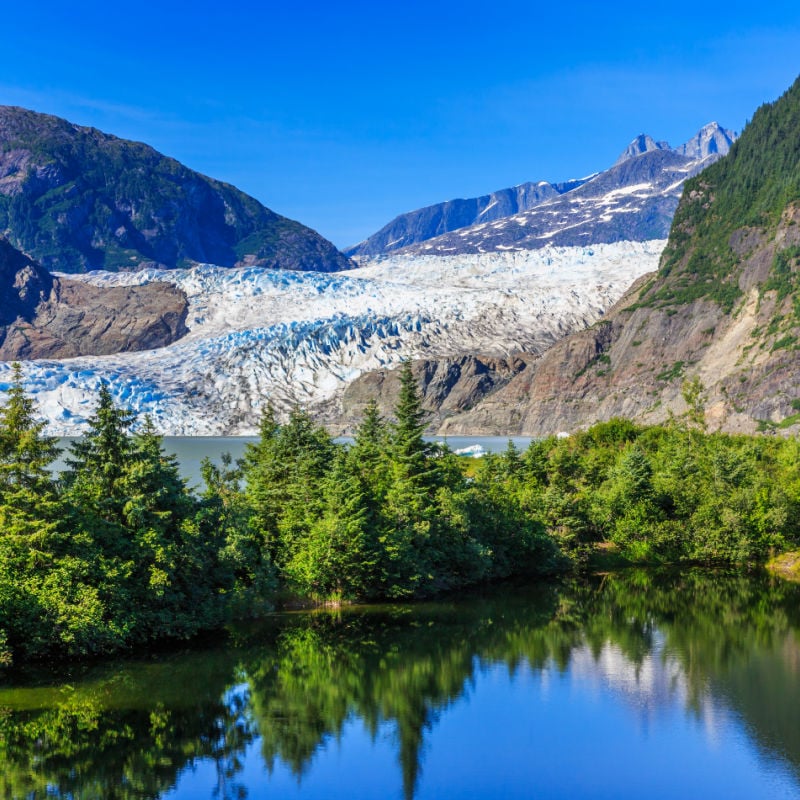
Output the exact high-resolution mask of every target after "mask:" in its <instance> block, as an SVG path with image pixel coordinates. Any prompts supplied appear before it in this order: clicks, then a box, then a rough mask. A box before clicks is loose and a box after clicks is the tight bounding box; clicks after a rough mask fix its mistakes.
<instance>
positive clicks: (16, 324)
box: [0, 237, 188, 361]
mask: <svg viewBox="0 0 800 800" xmlns="http://www.w3.org/2000/svg"><path fill="white" fill-rule="evenodd" d="M187 308H188V306H187V301H186V295H185V294H183V292H181V291H180V290H179V289H178V288H176V287H175V286H174V285H173V284H171V283H166V282H153V283H149V284H147V285H144V286H130V287H111V288H104V287H97V286H91V285H88V284H83V283H78V282H76V281H73V280H69V279H67V278H64V277H63V276H62V277H54V276H53V275H51V274H50V273H48V272H47V270H45V269H44V268H42V267H41V266H40V265H39V264H37V263H36V262H35V261H33V260H31V259H30V258H28V257H27V256H25V255H23V254H22V253H20V252H19V251H18V250H16V249H15V248H13V247H12V246H11V244H10V243H9V242H8V240H6V239H4V238H2V237H0V360H3V361H16V360H22V359H37V358H70V357H73V356H101V355H106V354H109V353H119V352H126V351H134V350H148V349H150V348H155V347H165V346H166V345H169V344H171V343H172V342H174V341H176V340H177V339H179V338H180V337H181V336H183V335H184V334H185V333H186V332H187V329H186V324H185V322H186V313H187Z"/></svg>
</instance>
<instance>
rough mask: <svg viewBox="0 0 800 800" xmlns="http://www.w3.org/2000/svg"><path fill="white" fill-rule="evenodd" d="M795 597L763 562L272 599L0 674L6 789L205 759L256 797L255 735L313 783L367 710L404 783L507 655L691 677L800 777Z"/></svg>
mask: <svg viewBox="0 0 800 800" xmlns="http://www.w3.org/2000/svg"><path fill="white" fill-rule="evenodd" d="M798 599H800V589H798V587H795V586H792V585H789V584H784V583H775V582H772V581H770V580H768V579H766V578H764V577H760V576H759V577H752V576H746V575H740V574H729V573H725V574H720V573H711V572H708V571H683V572H680V573H675V572H656V571H633V570H632V571H626V572H624V573H619V574H615V575H608V576H604V577H601V578H596V579H592V580H589V581H577V580H576V581H572V582H565V583H560V584H546V585H541V586H538V587H535V588H521V587H517V588H512V587H501V588H497V589H496V590H493V591H491V592H487V593H485V594H482V595H480V596H478V597H473V598H471V599H469V600H467V601H459V602H444V603H429V604H424V605H407V606H391V607H389V606H387V607H366V608H353V609H344V610H341V611H339V612H313V613H297V614H287V615H276V617H275V618H273V619H270V620H269V621H267V622H266V623H264V624H261V625H259V626H257V627H250V628H247V629H245V628H238V629H236V630H233V631H231V632H229V634H228V636H227V639H226V641H225V643H224V646H218V647H213V648H209V647H201V646H198V647H197V648H195V649H193V650H187V651H184V652H179V653H172V654H169V655H159V656H155V657H152V658H150V659H149V660H146V661H141V662H128V663H119V662H117V663H114V664H106V665H103V666H101V667H95V668H87V669H84V670H83V671H80V670H77V671H76V672H75V673H74V674H73V675H72V676H70V678H69V681H68V682H66V683H58V684H56V683H53V681H52V677H51V678H49V679H48V678H47V677H46V676H41V675H40V676H38V677H37V676H35V675H30V674H29V675H28V676H26V677H25V679H24V680H21V679H19V676H15V679H16V680H17V683H16V684H8V685H6V686H5V687H4V688H0V764H2V765H3V771H2V776H1V777H0V797H2V798H38V797H45V796H47V797H70V798H139V799H141V798H156V797H159V796H161V795H162V794H164V793H165V792H167V791H168V790H170V789H171V788H173V787H175V786H176V784H177V785H178V786H180V780H181V774H182V773H183V772H184V771H185V770H187V769H190V768H193V767H195V766H198V765H200V764H201V763H212V764H213V765H214V768H215V775H216V786H211V785H209V786H208V787H207V790H208V794H209V795H210V796H214V797H219V798H225V799H227V798H231V799H232V798H243V797H245V796H247V794H248V789H254V788H255V787H253V786H248V785H247V784H246V781H245V780H244V778H243V767H244V764H245V761H246V758H247V757H248V754H250V757H251V758H252V757H253V756H252V752H253V748H254V747H256V748H258V750H259V751H260V754H261V757H262V758H263V761H264V763H265V764H266V766H267V768H268V770H269V771H270V772H272V771H273V770H274V768H275V766H276V765H277V764H278V763H280V764H283V765H285V766H286V767H288V768H289V769H291V771H292V772H293V773H294V774H295V775H296V776H297V778H298V779H299V780H300V781H302V779H303V777H304V776H305V775H307V774H308V773H309V771H310V770H312V769H313V764H314V762H315V755H316V754H317V753H318V751H319V750H320V748H321V747H323V746H324V745H325V743H326V742H327V741H329V740H330V739H332V738H336V737H339V736H341V735H342V733H343V730H344V727H345V725H346V724H347V723H348V722H349V721H352V720H354V719H357V720H360V721H361V722H362V723H363V725H364V726H365V728H366V729H367V730H368V731H369V732H370V734H371V735H372V737H373V738H374V737H377V736H378V734H379V732H380V731H382V730H385V726H387V725H389V726H391V727H392V729H393V730H394V731H395V737H396V738H395V743H396V748H397V754H398V759H399V765H400V769H401V772H402V784H403V790H404V794H405V797H407V798H411V797H413V796H414V794H415V789H416V787H417V785H418V783H419V781H420V775H421V769H422V766H423V761H424V758H423V743H424V740H425V736H426V732H427V731H429V730H430V729H432V728H433V727H435V726H436V724H437V720H438V719H439V717H440V715H441V714H442V713H443V712H445V711H446V709H447V708H448V707H449V706H450V705H451V704H454V703H456V702H457V701H458V700H459V698H461V697H462V696H463V695H464V693H465V691H466V690H467V689H468V688H469V687H470V686H471V685H472V683H473V682H474V680H475V678H476V671H477V670H480V669H482V668H483V667H485V666H488V665H493V664H498V663H499V664H503V665H505V666H506V668H507V669H508V670H509V672H511V673H513V672H514V671H516V670H518V669H519V668H520V667H521V666H523V665H527V666H529V667H530V668H531V669H533V670H542V669H546V668H548V667H554V668H556V669H559V670H562V671H565V670H567V669H572V670H573V671H574V672H575V674H580V675H583V671H586V673H587V675H588V672H592V674H593V676H594V678H593V679H599V680H605V681H606V682H608V683H609V685H612V688H613V684H614V681H617V682H619V681H627V685H628V689H626V691H631V689H630V687H631V686H632V687H633V690H635V691H636V692H638V694H639V697H638V700H637V702H644V704H645V705H646V704H647V703H650V704H656V705H657V704H658V703H661V702H667V699H665V698H662V697H661V695H660V694H659V692H661V691H662V690H663V691H665V692H672V691H674V689H675V686H679V688H680V691H681V692H682V693H683V695H684V696H683V702H684V704H685V706H686V710H687V712H688V713H692V714H697V715H702V714H703V713H704V708H705V704H706V703H707V702H708V698H709V696H710V695H711V694H713V696H714V697H715V698H718V699H721V700H722V701H723V702H725V703H727V704H728V705H729V706H730V707H731V708H733V709H735V710H736V711H737V712H738V713H739V714H740V715H742V717H743V718H744V719H745V720H746V722H747V723H748V728H749V730H750V732H751V734H752V736H753V737H754V738H755V740H756V743H757V745H758V746H759V747H760V748H761V749H763V750H764V751H765V752H766V753H768V754H773V755H779V756H781V757H783V758H786V759H787V760H788V762H789V763H790V764H791V766H792V768H793V770H794V771H795V773H796V774H798V775H800V728H798V726H797V724H796V720H797V710H798V709H800V645H799V644H798V630H800V619H798V615H799V614H800V603H798ZM612 662H613V664H612ZM587 664H588V666H587ZM609 665H610V666H609ZM604 669H606V670H608V671H609V673H608V674H607V675H605V677H604V676H603V670H604ZM612 673H613V674H612ZM597 676H599V678H598V677H597ZM659 676H661V678H659ZM664 676H666V677H664ZM662 678H663V680H662ZM659 680H661V683H660V684H659ZM659 687H661V688H659ZM664 687H667V688H666V689H665V688H664Z"/></svg>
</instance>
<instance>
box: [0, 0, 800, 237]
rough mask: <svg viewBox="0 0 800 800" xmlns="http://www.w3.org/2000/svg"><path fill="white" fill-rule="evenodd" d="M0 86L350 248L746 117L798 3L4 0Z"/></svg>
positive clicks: (770, 77) (794, 56)
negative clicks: (148, 148)
mask: <svg viewBox="0 0 800 800" xmlns="http://www.w3.org/2000/svg"><path fill="white" fill-rule="evenodd" d="M2 29H3V35H2V41H3V44H2V48H0V103H8V104H14V105H22V106H26V107H28V108H33V109H36V110H38V111H44V112H48V113H52V114H57V115H59V116H63V117H66V118H68V119H70V120H72V121H74V122H77V123H81V124H86V125H94V126H96V127H98V128H100V129H102V130H104V131H107V132H109V133H114V134H116V135H118V136H123V137H126V138H132V139H138V140H142V141H145V142H147V143H149V144H151V145H153V146H154V147H156V148H157V149H158V150H160V151H162V152H163V153H166V154H168V155H171V156H174V157H175V158H177V159H179V160H180V161H182V162H184V163H185V164H187V165H188V166H190V167H192V168H194V169H197V170H200V171H201V172H204V173H206V174H208V175H212V176H213V177H216V178H220V179H222V180H226V181H228V182H230V183H233V184H235V185H237V186H238V187H240V188H241V189H243V190H245V191H247V192H249V193H250V194H252V195H254V196H255V197H257V198H258V199H259V200H261V201H262V202H263V203H264V204H266V205H267V206H269V207H270V208H272V209H274V210H275V211H277V212H278V213H281V214H284V215H286V216H289V217H293V218H295V219H299V220H300V221H301V222H304V223H305V224H307V225H310V226H311V227H313V228H316V229H317V230H318V231H320V233H322V234H323V235H324V236H326V237H328V238H329V239H331V240H332V241H333V242H334V243H335V244H337V245H339V246H340V247H343V246H346V245H349V244H354V243H355V242H357V241H359V240H360V239H362V238H364V237H365V236H367V235H369V234H370V233H372V232H374V231H375V230H377V229H378V228H380V227H381V226H382V225H383V224H384V223H386V222H387V221H388V220H389V219H391V218H392V217H393V216H395V215H396V214H398V213H401V212H403V211H407V210H410V209H413V208H418V207H420V206H423V205H428V204H431V203H434V202H438V201H440V200H446V199H448V198H452V197H469V196H474V195H478V194H484V193H487V192H489V191H491V190H493V189H499V188H502V187H505V186H511V185H514V184H517V183H522V182H523V181H526V180H553V181H556V180H563V179H566V178H570V177H578V176H580V175H585V174H588V173H590V172H594V171H596V170H598V169H602V168H604V167H606V166H608V165H609V164H611V163H612V162H613V161H614V159H615V158H616V157H617V155H618V154H619V152H620V151H621V150H622V149H623V148H624V147H625V145H626V144H627V143H628V142H629V141H630V140H631V139H632V138H633V137H634V136H636V135H637V134H639V133H643V132H644V133H649V134H650V135H652V136H653V137H655V138H656V139H666V140H667V141H669V142H670V143H671V144H678V143H680V142H682V141H684V140H686V139H688V138H689V137H690V136H691V135H692V134H693V133H694V132H695V131H696V130H697V129H698V128H699V127H700V126H701V125H703V124H705V123H706V122H709V121H711V120H717V121H719V122H720V123H722V124H723V125H725V126H726V127H730V128H734V129H736V130H737V131H738V130H741V128H742V127H743V125H744V123H745V121H746V120H747V119H748V118H749V117H750V116H751V115H752V113H753V111H754V110H755V108H756V107H757V106H758V105H760V104H761V103H763V102H765V101H768V100H773V99H775V98H776V97H777V96H778V95H780V94H781V93H782V92H783V91H784V90H785V89H786V88H788V86H789V85H790V84H791V83H792V82H793V80H794V79H795V78H796V77H797V75H798V73H800V2H797V0H795V2H766V3H763V2H762V3H758V2H752V0H750V2H747V3H743V2H737V1H736V0H734V1H733V2H719V3H697V2H692V3H686V2H672V3H649V4H645V3H631V2H599V1H598V2H581V1H580V0H579V1H578V2H570V3H559V2H557V0H556V1H555V2H553V0H550V2H547V3H536V2H532V1H531V0H524V1H523V2H518V0H504V2H495V3H492V2H487V1H486V0H483V1H482V2H473V0H460V2H448V3H444V2H436V0H428V2H418V1H417V0H406V1H405V2H402V3H392V4H385V3H377V2H372V3H366V2H365V3H353V2H347V1H346V0H344V1H342V2H305V3H304V2H300V0H298V2H296V3H287V2H282V3H279V4H278V3H273V2H250V3H247V2H241V0H226V2H220V3H217V2H213V3H212V2H207V0H194V2H176V0H161V2H159V3H154V2H149V1H148V0H141V2H136V3H113V2H109V0H103V1H102V2H99V1H97V2H95V0H89V1H83V0H74V2H69V3H68V2H52V0H40V1H39V2H30V3H22V2H16V3H8V4H4V7H3V12H2Z"/></svg>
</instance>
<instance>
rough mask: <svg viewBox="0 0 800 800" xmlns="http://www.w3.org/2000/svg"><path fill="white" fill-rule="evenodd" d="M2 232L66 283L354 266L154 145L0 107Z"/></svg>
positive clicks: (287, 222)
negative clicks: (195, 269)
mask: <svg viewBox="0 0 800 800" xmlns="http://www.w3.org/2000/svg"><path fill="white" fill-rule="evenodd" d="M0 233H4V234H5V235H6V236H7V237H8V238H9V240H10V241H11V243H12V244H13V245H14V246H15V247H17V248H18V249H20V250H22V251H24V252H26V253H28V254H29V255H30V256H32V257H33V258H35V259H36V260H37V261H38V262H39V263H41V264H42V265H43V266H44V267H46V268H48V269H50V270H60V271H62V272H84V271H86V270H92V269H111V270H116V269H138V268H142V267H147V266H160V267H163V268H175V267H177V266H184V265H187V264H190V263H204V262H209V261H211V262H214V263H217V264H219V265H220V266H234V265H235V264H251V265H255V264H257V265H260V266H267V267H273V268H276V267H277V268H283V269H298V270H320V271H332V270H340V269H349V268H352V267H353V266H354V265H353V263H352V262H351V261H350V260H349V259H348V258H347V257H346V256H344V255H343V254H342V253H340V252H339V251H338V250H337V249H336V248H335V247H334V246H333V245H332V244H331V243H330V242H328V241H326V240H325V239H323V238H322V237H321V236H320V235H319V234H318V233H316V232H315V231H312V230H311V229H310V228H306V227H305V226H303V225H301V224H300V223H298V222H295V221H293V220H289V219H287V218H286V217H282V216H280V215H279V214H276V213H275V212H274V211H271V210H270V209H268V208H266V207H265V206H263V205H262V204H261V203H259V202H258V201H257V200H256V199H255V198H252V197H250V196H248V195H246V194H244V193H243V192H241V191H239V190H238V189H236V188H235V187H233V186H231V185H229V184H226V183H223V182H222V181H217V180H215V179H213V178H209V177H206V176H204V175H201V174H200V173H197V172H195V171H193V170H191V169H189V168H188V167H185V166H184V165H183V164H181V163H180V162H178V161H176V160H175V159H173V158H169V157H167V156H164V155H162V154H161V153H159V152H158V151H156V150H155V149H154V148H152V147H150V146H149V145H147V144H144V143H141V142H133V141H128V140H125V139H121V138H119V137H116V136H113V135H111V134H107V133H103V132H102V131H99V130H97V129H96V128H90V127H85V126H80V125H76V124H74V123H71V122H69V121H67V120H64V119H61V118H60V117H56V116H53V115H49V114H41V113H38V112H35V111H30V110H28V109H24V108H20V107H17V106H0Z"/></svg>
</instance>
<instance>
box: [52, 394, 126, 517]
mask: <svg viewBox="0 0 800 800" xmlns="http://www.w3.org/2000/svg"><path fill="white" fill-rule="evenodd" d="M133 421H134V415H133V413H132V412H130V411H127V410H125V409H121V408H117V407H116V406H115V405H114V400H113V398H112V397H111V392H110V391H109V389H108V385H107V384H106V383H105V382H103V383H102V384H101V386H100V392H99V395H98V404H97V408H96V409H95V411H94V414H92V416H91V417H90V418H89V421H88V430H87V431H86V433H85V434H84V436H83V437H81V438H80V439H78V440H76V441H75V442H73V443H72V444H71V445H70V453H71V457H70V458H68V459H67V466H68V469H67V471H66V472H65V473H64V474H63V475H62V479H63V481H64V485H65V487H66V490H67V494H68V495H69V497H70V500H71V501H72V502H74V503H75V504H76V505H77V506H78V507H79V508H80V509H81V510H82V511H83V512H84V513H89V514H91V515H92V516H95V517H96V518H98V519H99V520H102V521H104V522H106V523H112V524H122V523H123V521H124V507H125V504H126V502H127V499H128V498H127V496H126V494H125V487H124V486H123V484H122V477H123V475H125V472H126V469H127V467H128V465H129V462H130V460H131V454H132V449H133V442H132V439H131V436H130V433H129V430H130V428H131V425H132V424H133Z"/></svg>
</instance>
